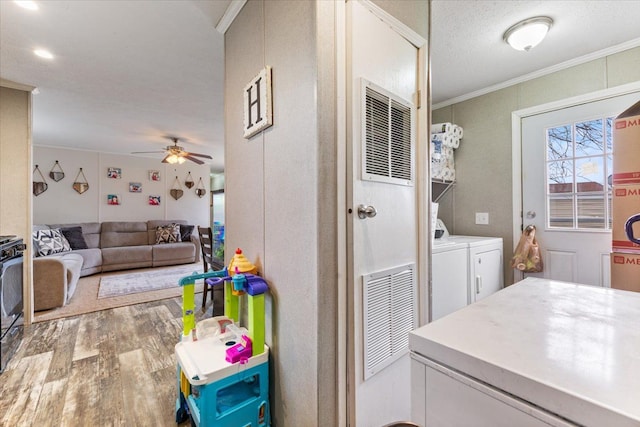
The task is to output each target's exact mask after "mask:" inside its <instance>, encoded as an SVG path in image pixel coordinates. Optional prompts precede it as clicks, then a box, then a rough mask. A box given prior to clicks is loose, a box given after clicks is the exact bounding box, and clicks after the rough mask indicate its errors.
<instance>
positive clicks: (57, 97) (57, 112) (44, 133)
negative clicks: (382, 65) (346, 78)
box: [0, 0, 640, 171]
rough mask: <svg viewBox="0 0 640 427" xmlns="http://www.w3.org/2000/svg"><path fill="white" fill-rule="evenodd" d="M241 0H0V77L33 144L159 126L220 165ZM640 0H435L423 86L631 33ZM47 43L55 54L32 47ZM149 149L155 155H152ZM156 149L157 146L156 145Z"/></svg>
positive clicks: (544, 62)
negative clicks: (519, 45) (232, 11)
mask: <svg viewBox="0 0 640 427" xmlns="http://www.w3.org/2000/svg"><path fill="white" fill-rule="evenodd" d="M241 1H242V0H215V1H203V0H164V1H143V0H138V1H116V0H111V1H92V0H84V1H77V0H70V1H69V0H56V1H51V0H49V1H39V2H38V4H39V6H40V9H39V10H38V11H36V12H31V11H27V10H24V9H21V8H19V7H18V6H17V5H16V4H14V3H13V2H12V1H9V0H1V1H0V77H1V78H3V79H6V80H11V81H14V82H18V83H22V84H26V85H31V86H35V87H37V88H38V89H39V91H40V93H39V94H38V95H35V96H34V103H33V142H34V145H41V146H60V147H68V148H79V149H87V150H96V151H102V152H112V153H130V152H132V151H152V150H161V149H163V148H164V147H165V146H166V145H168V144H169V142H170V141H169V140H167V139H166V137H167V136H177V137H180V138H184V141H182V142H181V145H182V146H184V147H185V149H187V150H188V151H192V152H197V153H206V154H210V155H212V156H213V157H214V159H213V161H211V162H210V164H211V168H212V170H213V171H221V170H223V168H224V165H223V161H224V143H223V140H224V132H223V111H224V110H223V102H222V101H223V99H222V94H223V84H224V74H223V73H224V56H223V50H224V38H223V35H222V34H221V33H219V32H218V31H217V30H216V29H215V26H216V25H217V24H218V22H219V20H220V19H221V18H222V17H223V15H224V13H225V11H226V10H227V7H228V6H230V5H231V7H233V6H234V3H235V5H236V6H237V3H238V2H241ZM535 15H547V16H550V17H551V18H553V19H554V21H555V24H554V26H553V28H552V29H551V31H550V32H549V35H548V37H547V39H545V40H544V41H543V42H542V44H540V45H539V46H538V47H536V48H534V49H533V50H531V51H530V52H518V51H515V50H513V49H511V48H510V47H509V46H507V45H506V44H505V43H504V42H503V41H502V34H503V32H504V31H505V30H506V29H507V28H508V27H509V26H511V25H512V24H514V23H516V22H517V21H519V20H521V19H524V18H528V17H531V16H535ZM639 16H640V1H621V0H618V1H615V0H614V1H594V0H592V1H552V0H547V1H515V0H502V1H482V0H480V1H473V0H460V1H456V0H449V1H443V0H434V1H432V17H433V21H432V40H431V66H432V87H433V93H432V98H433V102H434V104H440V105H443V104H446V102H447V100H452V99H454V100H460V99H464V98H465V96H468V95H469V94H477V93H480V92H479V91H482V90H484V89H486V88H488V87H492V86H494V85H497V84H500V83H502V82H505V81H510V80H512V79H518V78H520V77H521V76H525V75H528V74H530V73H535V72H539V70H542V69H546V68H548V67H552V66H554V65H556V64H559V63H563V62H565V61H572V60H575V59H576V58H579V57H583V56H585V55H590V54H593V53H594V52H598V51H601V50H603V49H609V48H611V47H612V46H618V47H620V45H623V46H624V47H625V48H626V47H630V46H638V45H640V25H639V24H638V19H637V18H638V17H639ZM37 47H44V48H47V49H49V50H50V51H52V53H53V54H54V55H55V58H54V60H52V61H44V60H42V59H39V58H37V57H35V56H34V55H33V53H32V50H33V49H34V48H37ZM152 156H153V155H152ZM155 156H157V158H158V159H159V160H160V159H161V158H162V154H156V155H155Z"/></svg>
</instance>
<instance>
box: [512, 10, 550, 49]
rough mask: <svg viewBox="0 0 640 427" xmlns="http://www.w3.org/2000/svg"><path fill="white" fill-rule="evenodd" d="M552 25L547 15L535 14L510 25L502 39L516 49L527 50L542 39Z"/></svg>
mask: <svg viewBox="0 0 640 427" xmlns="http://www.w3.org/2000/svg"><path fill="white" fill-rule="evenodd" d="M551 25H553V19H551V18H549V17H548V16H536V17H534V18H529V19H525V20H524V21H520V22H518V23H517V24H515V25H512V26H511V27H510V28H509V29H508V30H507V31H505V33H504V35H503V36H502V39H503V40H504V41H505V42H507V43H508V44H509V45H510V46H511V47H512V48H514V49H516V50H524V51H529V50H531V49H532V48H534V47H535V46H537V45H538V44H540V42H541V41H542V40H544V38H545V36H546V35H547V32H548V31H549V29H550V28H551Z"/></svg>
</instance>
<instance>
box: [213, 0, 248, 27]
mask: <svg viewBox="0 0 640 427" xmlns="http://www.w3.org/2000/svg"><path fill="white" fill-rule="evenodd" d="M246 3H247V0H231V3H229V7H227V10H226V11H225V13H224V15H222V18H220V21H218V23H217V24H216V30H218V32H219V33H221V34H224V33H226V32H227V30H228V29H229V27H230V26H231V24H232V23H233V21H234V20H235V19H236V16H238V14H239V13H240V11H241V10H242V8H243V7H244V5H245V4H246Z"/></svg>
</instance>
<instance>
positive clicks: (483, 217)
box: [476, 212, 489, 225]
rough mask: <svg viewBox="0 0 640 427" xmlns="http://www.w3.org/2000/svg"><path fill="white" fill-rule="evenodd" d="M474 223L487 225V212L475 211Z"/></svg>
mask: <svg viewBox="0 0 640 427" xmlns="http://www.w3.org/2000/svg"><path fill="white" fill-rule="evenodd" d="M476 224H480V225H489V212H476Z"/></svg>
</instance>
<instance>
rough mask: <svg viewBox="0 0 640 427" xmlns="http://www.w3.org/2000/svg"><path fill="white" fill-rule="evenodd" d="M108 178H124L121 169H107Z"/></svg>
mask: <svg viewBox="0 0 640 427" xmlns="http://www.w3.org/2000/svg"><path fill="white" fill-rule="evenodd" d="M107 178H111V179H120V178H122V169H121V168H107Z"/></svg>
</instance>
